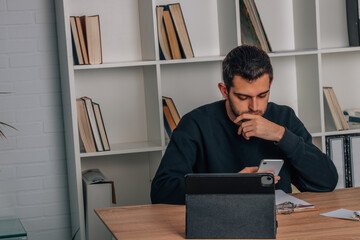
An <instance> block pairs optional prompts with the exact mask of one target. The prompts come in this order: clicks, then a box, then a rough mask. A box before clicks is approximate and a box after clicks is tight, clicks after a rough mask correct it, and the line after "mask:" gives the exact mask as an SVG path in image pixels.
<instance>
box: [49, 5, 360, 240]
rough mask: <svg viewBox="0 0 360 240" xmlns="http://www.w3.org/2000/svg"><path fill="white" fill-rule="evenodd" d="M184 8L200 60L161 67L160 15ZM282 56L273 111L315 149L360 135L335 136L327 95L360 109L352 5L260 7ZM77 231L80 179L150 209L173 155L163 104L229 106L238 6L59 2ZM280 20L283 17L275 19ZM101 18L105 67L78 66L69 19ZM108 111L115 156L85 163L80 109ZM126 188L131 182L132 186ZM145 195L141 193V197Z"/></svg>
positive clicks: (276, 61) (276, 57)
mask: <svg viewBox="0 0 360 240" xmlns="http://www.w3.org/2000/svg"><path fill="white" fill-rule="evenodd" d="M177 2H179V3H180V4H181V8H182V11H183V15H184V19H185V23H186V26H187V30H188V34H189V37H190V41H191V45H192V48H193V51H194V55H195V57H194V58H188V59H178V60H160V56H159V43H158V36H157V18H156V6H157V5H165V4H171V3H177ZM255 2H256V4H257V7H258V10H259V14H260V17H261V19H262V22H263V24H264V28H265V31H266V33H267V36H268V38H269V41H270V43H271V46H272V49H273V52H271V53H269V56H270V59H271V61H272V64H273V67H274V82H273V84H272V88H271V94H270V101H273V102H276V103H279V104H285V105H289V106H291V107H292V108H293V109H294V111H295V112H296V114H297V115H298V116H299V118H300V119H301V120H302V122H303V123H304V124H305V126H306V127H307V129H308V130H309V132H310V133H311V134H312V136H313V137H314V138H313V139H314V143H315V144H316V145H317V146H318V147H319V148H320V149H321V150H322V151H323V152H325V151H326V142H325V138H326V136H331V135H336V134H352V133H360V129H352V130H348V131H333V130H332V129H330V128H328V127H327V126H326V124H325V123H326V120H327V115H326V114H325V107H324V99H323V90H322V88H323V87H324V86H332V87H333V88H334V90H335V92H336V95H337V98H338V100H339V103H340V106H341V107H342V108H343V109H346V108H356V107H357V108H358V107H359V103H360V95H359V94H358V89H360V81H358V80H359V79H358V77H357V76H360V68H359V66H360V47H349V44H348V36H347V31H346V8H345V0H308V1H298V0H292V1H288V0H270V1H269V0H255ZM55 4H56V17H57V30H58V35H57V36H58V49H59V62H60V68H61V78H62V79H61V82H62V91H63V96H62V98H63V108H64V123H65V136H66V149H67V156H66V158H67V163H68V164H67V165H68V175H69V192H70V203H71V212H72V216H71V221H72V226H73V231H74V232H75V231H76V229H77V228H78V227H79V226H80V234H79V239H81V240H85V230H84V229H85V220H84V203H83V196H82V180H81V177H82V176H81V172H82V171H83V170H86V169H88V168H100V169H101V170H102V172H103V173H104V174H105V175H106V176H107V177H108V178H109V179H114V181H115V186H116V193H117V194H118V195H119V200H118V203H117V205H133V204H147V203H150V196H149V193H150V184H151V180H152V178H153V176H154V174H155V171H156V169H157V166H158V164H159V162H160V159H161V157H162V154H163V153H164V151H165V149H166V145H167V143H168V138H167V136H166V132H165V129H164V123H163V112H162V96H169V97H171V98H172V99H173V100H174V102H175V104H176V107H177V109H178V111H179V114H180V116H184V114H186V113H187V112H189V111H191V110H192V109H194V108H196V107H198V106H200V105H203V104H207V103H209V102H213V101H217V100H220V99H222V96H221V94H220V92H219V90H218V88H217V84H218V83H219V82H220V81H221V79H222V72H221V65H222V60H223V59H224V56H225V55H226V54H227V53H228V52H229V51H230V50H231V49H232V48H234V47H236V46H238V45H240V44H241V32H240V24H241V22H240V10H239V6H240V4H239V0H197V1H190V0H121V1H118V0H107V1H106V3H103V2H99V1H98V0H59V1H55ZM274 12H276V14H274ZM96 14H99V16H100V32H101V42H102V53H103V64H98V65H75V66H74V64H73V50H72V37H71V30H70V21H69V18H70V16H82V15H96ZM82 96H89V97H91V98H92V99H93V101H95V102H97V103H99V104H100V106H101V112H102V115H103V119H104V124H105V127H106V131H107V135H108V138H109V143H110V148H111V151H107V152H95V153H80V145H79V135H78V126H77V114H76V112H77V110H76V99H77V98H79V97H82ZM127 179H131V184H130V182H129V181H128V180H127ZM134 189H136V191H135V190H134Z"/></svg>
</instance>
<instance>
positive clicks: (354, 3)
mask: <svg viewBox="0 0 360 240" xmlns="http://www.w3.org/2000/svg"><path fill="white" fill-rule="evenodd" d="M346 20H347V29H348V37H349V46H359V45H360V39H359V3H358V0H346Z"/></svg>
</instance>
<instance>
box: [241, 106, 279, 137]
mask: <svg viewBox="0 0 360 240" xmlns="http://www.w3.org/2000/svg"><path fill="white" fill-rule="evenodd" d="M234 123H236V124H239V125H240V127H239V129H238V134H239V135H240V134H241V135H242V136H243V137H244V138H245V139H246V140H249V139H250V137H258V138H262V139H265V140H269V141H276V142H279V141H280V140H281V139H282V137H283V136H284V133H285V128H284V127H283V126H280V125H278V124H276V123H273V122H271V121H269V120H267V119H265V118H264V117H262V116H260V115H255V114H251V113H244V114H241V115H240V116H238V117H237V118H235V120H234Z"/></svg>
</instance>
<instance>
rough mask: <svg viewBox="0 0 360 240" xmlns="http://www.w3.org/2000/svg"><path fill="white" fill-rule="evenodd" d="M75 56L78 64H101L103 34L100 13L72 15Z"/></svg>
mask: <svg viewBox="0 0 360 240" xmlns="http://www.w3.org/2000/svg"><path fill="white" fill-rule="evenodd" d="M70 27H71V35H72V40H73V56H74V63H75V64H76V65H82V64H101V63H102V50H101V34H100V19H99V15H94V16H71V17H70Z"/></svg>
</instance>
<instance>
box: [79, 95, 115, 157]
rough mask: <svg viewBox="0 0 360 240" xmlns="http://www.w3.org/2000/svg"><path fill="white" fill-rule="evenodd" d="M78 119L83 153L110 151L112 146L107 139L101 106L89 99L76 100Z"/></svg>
mask: <svg viewBox="0 0 360 240" xmlns="http://www.w3.org/2000/svg"><path fill="white" fill-rule="evenodd" d="M76 109H77V119H78V126H79V135H80V151H81V152H87V153H88V152H102V151H109V150H110V145H109V141H108V138H107V134H106V130H105V125H104V121H103V118H102V115H101V111H100V105H99V104H98V103H95V102H93V101H92V99H91V98H89V97H86V96H84V97H81V98H78V99H76Z"/></svg>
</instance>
